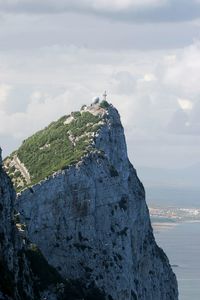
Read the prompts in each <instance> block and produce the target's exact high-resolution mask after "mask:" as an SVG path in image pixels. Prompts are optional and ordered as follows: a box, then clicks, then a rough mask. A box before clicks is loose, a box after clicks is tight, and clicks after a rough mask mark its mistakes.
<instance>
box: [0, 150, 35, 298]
mask: <svg viewBox="0 0 200 300" xmlns="http://www.w3.org/2000/svg"><path fill="white" fill-rule="evenodd" d="M0 152H1V150H0ZM14 201H15V192H14V189H13V187H12V185H11V181H10V179H9V178H8V176H7V175H6V174H5V172H4V171H3V169H2V160H1V153H0V299H15V300H18V299H34V291H33V282H32V274H31V272H30V269H29V264H28V262H27V259H26V256H25V251H24V244H23V239H22V238H21V237H20V236H19V232H18V230H17V228H16V226H15V222H14Z"/></svg>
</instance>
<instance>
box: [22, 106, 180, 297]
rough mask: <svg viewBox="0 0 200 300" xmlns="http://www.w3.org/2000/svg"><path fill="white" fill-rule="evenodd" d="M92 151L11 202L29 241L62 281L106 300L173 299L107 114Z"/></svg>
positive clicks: (139, 192)
mask: <svg viewBox="0 0 200 300" xmlns="http://www.w3.org/2000/svg"><path fill="white" fill-rule="evenodd" d="M92 145H93V150H92V151H90V153H89V154H87V155H85V156H84V157H83V158H82V159H81V160H80V161H79V162H78V163H77V164H74V165H71V166H69V167H68V168H66V169H65V170H62V171H59V172H56V173H54V174H53V175H52V176H51V177H49V178H48V179H47V180H44V181H42V182H41V183H39V184H37V185H35V186H33V187H32V188H30V189H27V190H25V191H24V192H22V193H21V194H20V195H19V196H18V201H17V209H18V210H19V211H20V213H21V217H22V219H23V221H24V222H25V223H26V225H27V230H28V236H29V238H30V239H31V240H32V241H33V242H34V243H36V244H37V245H39V247H40V249H41V251H42V253H43V254H44V256H45V257H46V259H47V260H48V261H49V263H50V264H51V265H53V266H54V267H55V268H56V269H57V270H58V271H59V272H60V274H61V275H62V276H64V277H67V278H71V279H82V280H83V281H84V282H85V283H86V284H91V283H95V284H96V286H97V287H99V288H100V289H101V290H103V291H104V292H105V293H106V295H107V299H109V300H111V299H114V300H119V299H120V300H122V299H123V300H135V299H138V300H139V299H140V300H161V299H162V300H170V299H173V300H176V299H178V289H177V282H176V278H175V275H174V274H173V272H172V269H171V267H170V264H169V261H168V259H167V257H166V255H165V254H164V252H163V251H162V250H161V249H160V248H159V247H158V246H157V244H156V242H155V240H154V236H153V232H152V227H151V224H150V219H149V212H148V208H147V206H146V202H145V192H144V188H143V186H142V184H141V182H140V181H139V179H138V177H137V174H136V171H135V169H134V168H133V166H132V165H131V163H130V162H129V160H128V157H127V149H126V142H125V137H124V131H123V127H122V125H121V122H120V117H119V114H118V112H117V110H116V109H115V108H113V107H112V106H109V107H108V108H107V109H106V112H105V113H104V117H103V125H102V126H101V128H100V129H99V130H98V131H97V133H96V134H95V136H94V138H93V142H92Z"/></svg>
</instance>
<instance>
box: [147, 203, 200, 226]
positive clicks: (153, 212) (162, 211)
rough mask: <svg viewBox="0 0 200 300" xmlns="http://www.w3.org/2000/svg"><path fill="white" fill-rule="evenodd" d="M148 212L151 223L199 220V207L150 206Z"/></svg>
mask: <svg viewBox="0 0 200 300" xmlns="http://www.w3.org/2000/svg"><path fill="white" fill-rule="evenodd" d="M149 213H150V216H151V220H152V222H153V223H155V222H159V223H162V222H163V223H167V222H170V223H177V222H185V221H188V222H189V221H199V222H200V208H175V207H167V208H161V207H160V208H159V207H156V208H155V207H151V208H149Z"/></svg>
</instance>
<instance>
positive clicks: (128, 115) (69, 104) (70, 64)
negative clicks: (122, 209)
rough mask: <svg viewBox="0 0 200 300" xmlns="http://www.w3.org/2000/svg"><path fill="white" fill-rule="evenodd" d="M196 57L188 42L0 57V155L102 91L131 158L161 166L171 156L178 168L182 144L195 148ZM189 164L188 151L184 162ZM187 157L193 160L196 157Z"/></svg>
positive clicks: (199, 107)
mask: <svg viewBox="0 0 200 300" xmlns="http://www.w3.org/2000/svg"><path fill="white" fill-rule="evenodd" d="M199 52H200V51H199V43H198V42H194V43H193V44H192V45H190V46H189V47H185V48H184V49H177V50H169V51H152V52H142V51H140V52H138V51H128V50H123V51H122V50H121V51H115V50H102V49H99V50H96V49H95V50H92V49H88V48H84V47H74V46H71V47H61V46H53V47H46V48H43V49H37V50H34V51H33V53H32V52H29V51H28V52H26V51H25V52H23V55H21V53H15V56H13V54H12V55H11V54H9V53H6V54H5V53H4V54H3V55H2V54H1V53H0V61H4V62H6V63H5V65H4V66H3V67H2V68H1V69H2V72H1V82H4V83H5V84H6V85H7V86H12V89H11V90H10V91H9V90H7V93H5V92H4V93H2V94H3V95H4V98H2V99H4V101H3V102H2V103H4V104H3V106H0V141H1V144H2V141H5V136H9V137H10V140H11V142H9V144H8V145H7V146H6V145H5V144H3V146H4V148H5V150H6V151H5V152H6V153H8V151H10V149H11V146H10V145H12V147H13V148H12V150H14V146H13V145H14V144H15V145H16V146H17V145H18V144H19V142H20V141H22V140H23V139H24V138H26V137H27V136H29V135H30V134H32V133H33V132H35V131H36V130H38V129H41V128H43V127H44V126H46V125H47V124H48V123H50V122H51V121H53V120H56V119H57V118H59V117H60V116H62V115H63V114H68V113H70V112H71V110H77V109H79V108H80V107H81V105H82V104H89V103H90V102H91V100H92V98H93V97H94V96H100V97H101V95H102V93H103V92H104V90H105V89H106V90H107V91H108V101H111V102H112V103H113V105H115V106H116V107H117V108H118V109H119V111H120V114H121V116H122V121H123V124H124V126H125V131H126V135H127V139H128V149H129V153H130V157H131V160H132V161H135V160H136V161H137V163H138V164H141V165H144V164H154V165H161V166H163V165H165V164H166V165H168V164H169V159H172V160H173V162H174V164H178V163H179V162H180V164H181V163H182V162H183V161H182V160H181V161H180V160H179V159H180V158H179V153H178V150H177V149H178V148H180V147H185V145H186V144H187V143H189V146H187V147H188V148H187V149H189V148H190V149H191V152H190V153H193V151H194V148H195V147H198V149H199V150H200V146H197V145H196V142H195V140H197V139H198V135H199V134H200V125H199V115H200V104H199V103H200V101H199V84H198V82H199V74H200V66H199V64H198V61H199V59H200V53H199ZM5 57H6V59H4V58H5ZM194 59H195V60H196V61H197V63H196V64H194V63H193V60H194ZM186 74H187V76H186ZM190 76H191V77H192V79H191V78H190ZM190 80H191V81H190ZM187 81H190V84H188V82H187ZM184 83H185V84H184ZM2 91H4V89H2ZM21 98H22V99H23V101H22V102H21V103H23V105H22V104H21V105H19V101H20V100H19V99H21ZM11 107H12V109H11ZM8 108H9V109H8ZM6 142H7V139H6ZM4 143H5V142H4ZM181 143H182V144H181ZM180 145H181V146H180ZM174 148H176V150H174V151H175V152H174V156H173V155H172V154H173V149H174ZM163 149H165V151H164V150H163ZM5 152H4V153H5ZM168 153H171V154H170V155H171V156H170V158H167V157H168ZM184 155H186V156H187V154H185V152H184ZM165 156H166V158H165ZM163 157H164V159H163ZM182 157H183V155H182ZM190 159H191V156H189V150H188V157H186V158H185V160H184V163H187V162H189V161H190ZM192 160H193V161H195V160H196V161H197V160H199V154H197V153H196V152H195V154H194V155H193V157H192Z"/></svg>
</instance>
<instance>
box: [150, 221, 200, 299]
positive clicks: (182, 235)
mask: <svg viewBox="0 0 200 300" xmlns="http://www.w3.org/2000/svg"><path fill="white" fill-rule="evenodd" d="M154 234H155V238H156V241H157V243H158V245H159V246H160V247H162V248H163V250H164V251H165V253H166V254H167V256H168V258H169V260H170V263H171V265H172V266H173V270H174V272H175V274H176V276H177V279H178V286H179V299H180V300H199V299H200V259H199V255H200V222H185V223H180V224H178V225H176V226H174V227H170V228H168V229H166V228H165V229H164V230H157V229H154Z"/></svg>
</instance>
